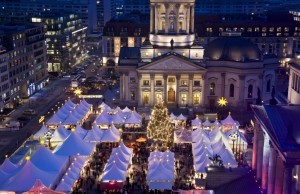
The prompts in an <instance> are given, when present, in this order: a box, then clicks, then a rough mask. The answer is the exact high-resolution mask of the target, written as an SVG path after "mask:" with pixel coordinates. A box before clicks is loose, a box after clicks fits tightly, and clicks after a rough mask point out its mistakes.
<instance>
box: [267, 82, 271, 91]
mask: <svg viewBox="0 0 300 194" xmlns="http://www.w3.org/2000/svg"><path fill="white" fill-rule="evenodd" d="M266 90H267V92H270V91H271V79H268V81H267V88H266Z"/></svg>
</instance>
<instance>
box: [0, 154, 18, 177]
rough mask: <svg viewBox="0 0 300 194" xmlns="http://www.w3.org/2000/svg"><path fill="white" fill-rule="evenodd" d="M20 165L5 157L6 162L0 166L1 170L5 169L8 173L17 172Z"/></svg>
mask: <svg viewBox="0 0 300 194" xmlns="http://www.w3.org/2000/svg"><path fill="white" fill-rule="evenodd" d="M19 169H20V167H19V166H18V165H16V164H14V163H12V162H11V161H10V159H9V158H5V160H4V162H3V163H2V164H1V166H0V171H3V172H5V173H7V174H13V173H16V172H17V171H18V170H19Z"/></svg>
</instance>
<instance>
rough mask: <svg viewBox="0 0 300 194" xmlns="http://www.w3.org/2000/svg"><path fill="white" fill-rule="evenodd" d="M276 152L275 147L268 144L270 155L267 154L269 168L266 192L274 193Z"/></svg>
mask: <svg viewBox="0 0 300 194" xmlns="http://www.w3.org/2000/svg"><path fill="white" fill-rule="evenodd" d="M277 155H278V154H277V153H276V150H275V148H274V147H273V146H272V144H271V145H270V155H269V169H268V189H267V191H268V194H273V193H274V185H275V175H276V162H277Z"/></svg>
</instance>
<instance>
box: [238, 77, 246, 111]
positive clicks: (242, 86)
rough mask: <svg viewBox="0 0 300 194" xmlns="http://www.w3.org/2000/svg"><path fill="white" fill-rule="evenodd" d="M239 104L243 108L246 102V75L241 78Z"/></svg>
mask: <svg viewBox="0 0 300 194" xmlns="http://www.w3.org/2000/svg"><path fill="white" fill-rule="evenodd" d="M239 82H240V83H239V102H240V105H241V106H242V107H244V100H245V75H240V76H239Z"/></svg>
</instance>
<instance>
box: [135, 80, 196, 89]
mask: <svg viewBox="0 0 300 194" xmlns="http://www.w3.org/2000/svg"><path fill="white" fill-rule="evenodd" d="M168 82H169V83H175V78H169V79H168ZM130 83H135V82H131V80H130ZM143 86H150V80H143ZM155 86H163V81H162V80H155ZM180 86H188V80H181V81H180ZM193 86H195V87H200V81H199V80H194V81H193Z"/></svg>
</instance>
